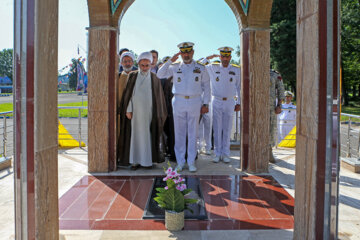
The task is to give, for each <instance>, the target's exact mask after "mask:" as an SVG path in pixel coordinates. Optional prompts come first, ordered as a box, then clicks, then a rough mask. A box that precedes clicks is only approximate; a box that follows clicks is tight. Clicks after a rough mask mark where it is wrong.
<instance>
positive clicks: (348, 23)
mask: <svg viewBox="0 0 360 240" xmlns="http://www.w3.org/2000/svg"><path fill="white" fill-rule="evenodd" d="M359 9H360V2H359V0H342V1H341V67H342V85H343V87H342V89H343V96H344V104H345V105H348V104H349V100H350V97H349V93H350V91H351V90H352V89H355V87H356V86H359V84H360V10H359ZM359 96H360V94H359ZM353 97H355V96H353Z"/></svg>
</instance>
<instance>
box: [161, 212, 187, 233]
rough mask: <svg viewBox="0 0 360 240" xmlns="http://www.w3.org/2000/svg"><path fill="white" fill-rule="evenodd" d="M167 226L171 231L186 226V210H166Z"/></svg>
mask: <svg viewBox="0 0 360 240" xmlns="http://www.w3.org/2000/svg"><path fill="white" fill-rule="evenodd" d="M165 227H166V229H167V230H169V231H180V230H181V229H183V228H184V211H182V212H179V213H178V212H173V211H165Z"/></svg>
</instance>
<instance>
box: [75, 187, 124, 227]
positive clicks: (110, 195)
mask: <svg viewBox="0 0 360 240" xmlns="http://www.w3.org/2000/svg"><path fill="white" fill-rule="evenodd" d="M111 181H112V182H109V183H108V184H107V185H105V186H104V190H103V191H102V193H101V194H100V195H99V196H98V197H97V198H96V200H95V201H94V202H93V203H92V204H91V206H89V208H88V210H87V211H85V213H84V214H83V215H82V216H81V219H90V220H96V219H103V218H104V216H105V214H106V213H107V212H108V211H109V208H110V206H111V204H112V202H113V201H114V200H115V198H116V196H117V195H118V193H119V191H120V189H121V188H122V187H123V185H124V183H125V181H122V180H120V181H117V180H111Z"/></svg>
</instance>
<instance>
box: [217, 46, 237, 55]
mask: <svg viewBox="0 0 360 240" xmlns="http://www.w3.org/2000/svg"><path fill="white" fill-rule="evenodd" d="M218 50H219V51H220V55H221V56H223V57H229V56H231V52H232V51H234V49H233V48H232V47H221V48H218Z"/></svg>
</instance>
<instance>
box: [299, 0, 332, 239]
mask: <svg viewBox="0 0 360 240" xmlns="http://www.w3.org/2000/svg"><path fill="white" fill-rule="evenodd" d="M338 79H339V1H338V0H327V1H326V0H298V1H297V136H296V174H295V185H296V189H295V196H296V197H295V228H294V239H337V222H338V219H337V218H338V216H337V214H338V180H339V137H338V133H339V130H338V129H339V110H338V109H339V108H338V106H339V98H338V96H339V91H338V83H339V82H338Z"/></svg>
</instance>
